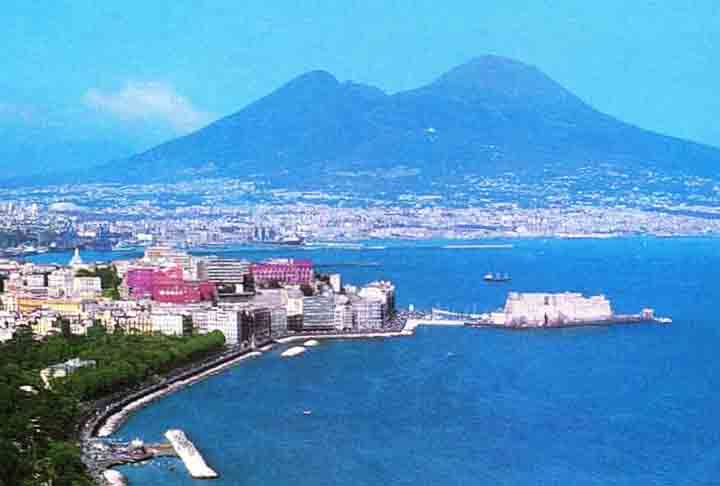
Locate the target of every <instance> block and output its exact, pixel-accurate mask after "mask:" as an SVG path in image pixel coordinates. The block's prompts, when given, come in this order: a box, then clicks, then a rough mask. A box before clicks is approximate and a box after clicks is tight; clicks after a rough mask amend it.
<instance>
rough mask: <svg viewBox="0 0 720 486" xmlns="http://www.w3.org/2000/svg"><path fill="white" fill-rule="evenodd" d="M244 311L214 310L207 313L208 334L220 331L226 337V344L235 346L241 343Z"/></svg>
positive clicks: (206, 325) (206, 327) (206, 326)
mask: <svg viewBox="0 0 720 486" xmlns="http://www.w3.org/2000/svg"><path fill="white" fill-rule="evenodd" d="M241 314H242V311H239V310H237V309H220V308H214V309H210V310H209V311H208V312H207V321H206V324H205V329H207V331H208V332H212V331H220V332H221V333H223V335H224V336H225V344H228V345H231V346H232V345H235V344H238V342H240V336H241V329H240V326H241V324H242V318H241Z"/></svg>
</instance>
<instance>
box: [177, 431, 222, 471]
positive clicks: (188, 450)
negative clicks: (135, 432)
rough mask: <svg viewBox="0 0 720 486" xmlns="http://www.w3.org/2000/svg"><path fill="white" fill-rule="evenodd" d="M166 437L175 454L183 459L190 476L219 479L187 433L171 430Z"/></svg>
mask: <svg viewBox="0 0 720 486" xmlns="http://www.w3.org/2000/svg"><path fill="white" fill-rule="evenodd" d="M165 437H166V438H167V440H169V441H170V444H172V446H173V448H174V449H175V452H176V453H177V455H178V456H180V459H182V461H183V463H184V464H185V467H186V468H187V470H188V472H189V473H190V476H192V477H193V478H195V479H214V478H216V477H218V473H216V472H215V471H214V470H213V469H212V468H211V467H210V466H208V465H207V463H206V462H205V459H203V457H202V455H200V452H199V451H198V450H197V449H196V448H195V444H193V443H192V442H190V439H188V438H187V436H186V435H185V432H183V431H182V430H180V429H170V430H168V431H167V432H165Z"/></svg>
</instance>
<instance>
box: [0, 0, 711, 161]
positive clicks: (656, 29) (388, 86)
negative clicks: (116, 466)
mask: <svg viewBox="0 0 720 486" xmlns="http://www.w3.org/2000/svg"><path fill="white" fill-rule="evenodd" d="M672 4H678V5H680V4H684V5H683V6H673V7H668V6H667V5H672ZM0 32H2V42H1V43H0V72H2V73H3V74H2V77H0V167H7V166H10V167H12V166H17V165H18V163H19V161H20V160H28V161H29V162H31V163H33V164H38V163H39V164H47V165H59V164H62V165H85V164H87V165H90V164H93V163H99V162H103V161H104V160H107V159H111V158H114V157H120V156H124V155H128V154H130V153H132V152H134V151H136V150H141V149H144V148H147V147H149V146H151V145H153V144H155V143H158V142H161V141H163V140H165V139H168V138H172V137H174V136H177V135H180V134H183V133H187V132H188V131H190V130H192V129H194V128H197V127H199V126H202V125H203V124H205V123H207V122H209V121H211V120H213V119H215V118H217V117H220V116H223V115H227V114H230V113H232V112H234V111H237V110H238V109H240V108H241V107H243V106H244V105H246V104H247V103H249V102H251V101H253V100H255V99H257V98H258V97H260V96H263V95H265V94H267V93H268V92H270V91H272V90H273V89H275V88H277V87H278V86H280V85H281V84H283V83H284V82H286V81H288V80H289V79H291V78H292V77H294V76H296V75H298V74H301V73H303V72H305V71H308V70H311V69H325V70H328V71H330V72H332V73H333V74H334V75H335V76H337V77H338V78H339V79H341V80H346V79H352V80H355V81H358V82H364V83H369V84H373V85H375V86H378V87H380V88H382V89H384V90H385V91H388V92H395V91H399V90H404V89H409V88H414V87H417V86H419V85H422V84H424V83H427V82H429V81H431V80H432V79H434V78H435V77H437V76H439V75H440V74H442V73H443V72H445V71H447V70H448V69H450V68H451V67H453V66H455V65H457V64H460V63H463V62H465V61H467V60H469V59H470V58H472V57H474V56H478V55H482V54H489V53H490V54H498V55H503V56H507V57H512V58H516V59H518V60H521V61H524V62H527V63H530V64H534V65H536V66H538V67H539V68H540V69H541V70H543V71H544V72H546V73H547V74H548V75H550V76H551V77H553V78H554V79H556V80H557V81H559V82H560V83H561V84H563V85H564V86H565V87H567V88H568V89H570V90H571V91H573V92H575V93H576V94H577V95H579V96H580V97H581V98H583V99H584V100H586V101H587V102H589V103H590V104H592V105H593V106H595V107H596V108H598V109H600V110H602V111H604V112H607V113H610V114H612V115H615V116H617V117H619V118H621V119H623V120H625V121H628V122H631V123H634V124H636V125H639V126H642V127H645V128H649V129H652V130H656V131H659V132H662V133H666V134H671V135H675V136H678V137H682V138H689V139H692V140H696V141H700V142H704V143H708V144H712V145H717V146H720V124H719V123H717V122H716V120H717V118H718V116H719V115H720V96H718V93H717V90H718V88H717V87H718V86H720V62H718V59H717V53H718V52H720V2H717V1H711V0H696V1H693V2H660V1H644V0H636V1H629V2H628V1H627V0H625V1H620V0H605V1H603V2H585V1H563V0H555V1H550V0H538V1H518V0H504V1H493V2H488V1H482V0H474V1H447V2H438V1H425V0H415V1H393V0H384V1H376V0H363V1H312V0H310V1H302V2H300V1H281V0H277V1H274V2H266V1H227V2H225V1H220V0H215V1H200V0H196V1H180V0H175V1H172V2H161V1H151V2H148V1H146V0H145V1H134V0H125V1H123V2H111V1H107V2H97V1H93V2H90V1H83V0H75V1H72V2H71V1H61V0H54V1H51V0H43V1H40V0H35V1H33V2H21V1H12V2H6V4H4V5H3V7H2V15H1V16H0Z"/></svg>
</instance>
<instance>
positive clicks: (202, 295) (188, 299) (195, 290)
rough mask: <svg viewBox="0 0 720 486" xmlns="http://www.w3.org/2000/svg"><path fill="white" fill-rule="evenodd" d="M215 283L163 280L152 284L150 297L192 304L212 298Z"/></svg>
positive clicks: (171, 302) (165, 301)
mask: <svg viewBox="0 0 720 486" xmlns="http://www.w3.org/2000/svg"><path fill="white" fill-rule="evenodd" d="M214 296H215V285H214V284H213V283H212V282H164V283H157V284H155V285H154V286H153V291H152V299H153V300H154V301H156V302H164V303H170V304H192V303H194V302H200V301H202V300H212V298H213V297H214Z"/></svg>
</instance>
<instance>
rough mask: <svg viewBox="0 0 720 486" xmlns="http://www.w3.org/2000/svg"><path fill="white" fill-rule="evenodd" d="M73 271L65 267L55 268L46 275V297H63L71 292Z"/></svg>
mask: <svg viewBox="0 0 720 486" xmlns="http://www.w3.org/2000/svg"><path fill="white" fill-rule="evenodd" d="M74 275H75V272H73V271H72V270H70V269H67V268H61V269H59V270H55V271H54V272H52V273H51V274H49V275H48V297H51V298H63V297H68V296H70V295H71V294H72V293H73V278H74Z"/></svg>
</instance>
